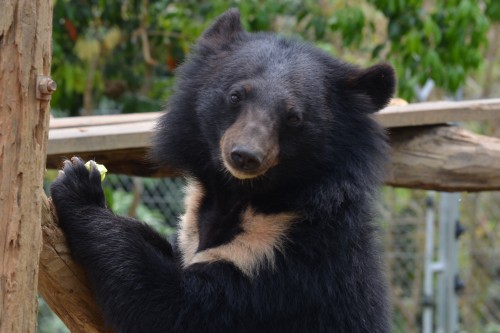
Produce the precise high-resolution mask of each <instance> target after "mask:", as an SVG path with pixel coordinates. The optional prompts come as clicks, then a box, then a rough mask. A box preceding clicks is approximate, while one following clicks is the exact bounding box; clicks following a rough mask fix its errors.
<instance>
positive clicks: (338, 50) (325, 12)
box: [51, 0, 500, 115]
mask: <svg viewBox="0 0 500 333" xmlns="http://www.w3.org/2000/svg"><path fill="white" fill-rule="evenodd" d="M230 7H238V8H239V9H240V11H241V16H242V21H243V24H244V25H245V27H246V28H247V29H248V30H250V31H273V30H277V31H279V32H281V33H285V34H289V35H290V34H291V35H295V36H298V37H299V38H304V39H306V40H310V41H313V42H315V43H317V44H318V46H319V47H321V48H323V49H325V50H326V51H327V52H330V53H332V54H334V55H339V54H340V55H343V52H345V51H346V50H348V51H352V52H356V55H355V56H353V57H352V58H354V59H350V60H354V61H357V62H359V64H363V65H364V64H366V63H367V62H372V61H373V62H374V61H380V60H387V61H388V62H390V63H392V64H394V65H395V67H396V70H397V74H398V78H399V95H400V96H402V97H404V98H406V99H409V100H412V99H413V98H414V89H415V87H416V86H419V85H423V84H424V83H425V82H426V81H427V80H428V79H432V80H434V81H435V83H436V86H437V87H440V88H443V89H444V90H445V91H448V92H451V93H453V92H455V91H456V90H457V89H458V88H459V87H461V86H462V85H463V84H464V82H465V79H466V77H467V75H468V74H470V73H471V71H473V70H475V69H477V68H478V67H479V66H480V65H481V63H482V61H483V52H484V47H485V45H486V33H487V30H488V28H489V23H490V21H500V2H499V1H496V0H482V1H475V0H452V1H436V2H424V1H423V0H356V1H351V2H344V1H333V0H331V1H319V2H318V1H312V0H303V1H300V0H288V1H281V2H278V1H262V0H248V1H236V0H233V1H221V0H216V1H210V2H202V1H196V0H188V1H181V0H149V1H121V0H108V1H102V0H99V1H97V0H57V1H56V3H55V6H54V35H53V36H54V46H53V69H52V75H53V77H54V78H55V79H56V81H57V82H58V83H59V87H60V89H59V90H58V93H57V94H55V95H54V96H53V99H52V103H51V104H52V107H53V108H54V109H56V110H59V111H60V112H59V113H62V114H71V115H76V114H79V113H80V112H81V110H82V108H85V109H87V110H86V112H87V113H90V112H92V111H93V109H100V111H99V112H101V113H102V112H108V113H109V112H144V111H156V110H160V109H161V108H162V107H163V105H164V102H165V100H166V99H167V98H168V96H169V95H170V94H171V92H172V88H173V84H174V83H173V82H174V72H175V68H176V67H177V66H178V64H179V63H181V62H182V61H183V60H184V58H185V56H186V54H187V53H188V52H189V49H190V48H191V46H192V44H193V42H194V41H195V39H196V38H197V37H198V36H199V35H200V34H201V33H202V31H203V30H204V29H205V28H206V27H207V25H208V24H209V23H210V22H211V21H212V20H213V19H214V18H215V17H216V16H217V15H219V14H220V13H221V12H223V11H224V10H226V9H228V8H230ZM381 27H382V28H381ZM384 30H385V31H384ZM85 101H86V102H85ZM85 103H87V104H86V105H85ZM89 108H91V110H88V109H89ZM105 109H107V110H105Z"/></svg>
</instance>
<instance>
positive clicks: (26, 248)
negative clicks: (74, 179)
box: [0, 0, 53, 333]
mask: <svg viewBox="0 0 500 333" xmlns="http://www.w3.org/2000/svg"><path fill="white" fill-rule="evenodd" d="M52 3H53V1H50V0H1V1H0V12H1V14H0V332H1V333H26V332H36V327H37V305H38V303H37V295H38V292H37V287H36V286H37V279H38V256H39V255H40V249H41V228H40V219H41V208H42V200H41V195H42V193H43V188H42V185H43V177H44V173H45V156H46V152H47V142H48V140H47V133H48V129H49V101H48V99H50V93H49V92H50V91H52V88H53V85H52V84H50V85H47V84H46V85H45V86H44V87H45V89H44V90H43V91H42V90H38V89H39V86H38V85H37V77H38V75H49V73H50V63H51V49H52ZM46 83H49V82H48V81H46ZM49 89H50V91H49ZM39 92H45V93H42V95H41V96H39V97H37V93H39Z"/></svg>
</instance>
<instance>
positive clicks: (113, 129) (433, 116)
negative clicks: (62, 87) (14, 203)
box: [48, 99, 500, 156]
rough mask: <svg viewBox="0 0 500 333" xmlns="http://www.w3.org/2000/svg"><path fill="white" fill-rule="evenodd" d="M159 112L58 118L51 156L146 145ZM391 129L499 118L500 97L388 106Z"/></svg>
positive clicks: (380, 116)
mask: <svg viewBox="0 0 500 333" xmlns="http://www.w3.org/2000/svg"><path fill="white" fill-rule="evenodd" d="M160 115H161V113H160V112H154V113H143V114H125V115H112V116H89V117H72V118H59V119H57V118H55V119H51V121H50V132H49V151H48V154H49V155H52V156H54V155H58V156H71V155H73V154H75V153H86V152H89V153H91V152H99V151H112V150H119V149H128V148H139V147H147V146H148V145H149V141H150V138H151V134H152V131H153V130H154V128H155V125H156V121H157V119H158V117H159V116H160ZM374 117H375V118H376V119H377V120H378V121H379V122H380V123H381V124H382V125H384V126H385V127H388V128H394V127H404V126H420V125H430V124H444V123H448V122H458V121H469V120H484V119H500V99H485V100H476V101H463V102H429V103H416V104H408V105H402V106H389V107H387V108H386V109H384V110H383V111H382V112H380V113H377V114H375V116H374Z"/></svg>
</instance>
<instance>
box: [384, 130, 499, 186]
mask: <svg viewBox="0 0 500 333" xmlns="http://www.w3.org/2000/svg"><path fill="white" fill-rule="evenodd" d="M391 145H392V159H391V167H390V170H389V173H388V175H387V179H386V182H387V184H388V185H392V186H398V187H408V188H419V189H430V190H437V191H453V192H458V191H469V192H474V191H493V190H500V138H493V137H488V136H483V135H478V134H474V133H472V132H470V131H468V130H466V129H464V128H460V127H456V126H428V127H411V128H401V129H393V130H391Z"/></svg>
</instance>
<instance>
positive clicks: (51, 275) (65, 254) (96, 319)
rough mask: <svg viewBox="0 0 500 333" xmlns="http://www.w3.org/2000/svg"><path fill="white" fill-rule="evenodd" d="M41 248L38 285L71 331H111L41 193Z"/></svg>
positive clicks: (48, 204)
mask: <svg viewBox="0 0 500 333" xmlns="http://www.w3.org/2000/svg"><path fill="white" fill-rule="evenodd" d="M42 203H43V205H42V234H43V248H42V253H41V255H40V275H39V278H38V287H39V289H40V292H41V294H42V296H43V298H44V299H45V301H46V302H47V304H49V305H50V308H51V309H52V310H53V311H54V312H55V313H56V314H57V315H58V316H59V318H61V320H62V321H63V322H64V324H66V326H67V327H68V328H69V330H70V331H71V332H86V333H100V332H111V330H109V329H108V328H106V327H105V325H104V318H103V315H102V312H101V309H100V308H99V307H98V306H97V305H96V303H95V301H94V298H93V296H92V291H91V289H90V285H89V282H88V280H87V278H86V277H85V272H84V271H83V269H82V268H81V267H80V266H79V265H78V264H76V263H75V262H74V261H73V259H72V258H71V254H70V251H69V248H68V245H67V243H66V237H65V236H64V233H63V231H62V230H61V229H60V228H59V227H58V225H57V217H56V215H55V211H54V209H53V208H52V205H51V203H50V200H49V199H47V197H46V196H45V195H42Z"/></svg>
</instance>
